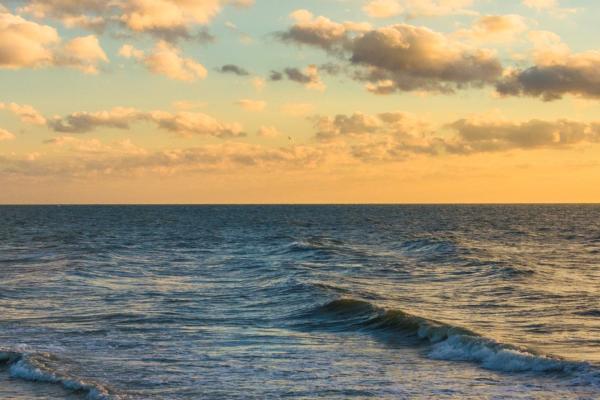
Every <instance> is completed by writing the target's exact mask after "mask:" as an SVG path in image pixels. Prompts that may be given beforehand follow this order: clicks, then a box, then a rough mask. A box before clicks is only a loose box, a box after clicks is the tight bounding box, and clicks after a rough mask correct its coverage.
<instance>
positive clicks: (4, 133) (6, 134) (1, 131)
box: [0, 128, 16, 142]
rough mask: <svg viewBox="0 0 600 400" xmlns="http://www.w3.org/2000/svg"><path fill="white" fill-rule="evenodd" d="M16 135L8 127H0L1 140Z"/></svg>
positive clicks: (9, 138) (11, 138) (12, 137)
mask: <svg viewBox="0 0 600 400" xmlns="http://www.w3.org/2000/svg"><path fill="white" fill-rule="evenodd" d="M15 137H16V136H15V135H14V133H11V132H9V131H7V130H6V129H2V128H0V142H2V141H4V140H13V139H14V138H15Z"/></svg>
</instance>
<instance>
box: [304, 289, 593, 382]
mask: <svg viewBox="0 0 600 400" xmlns="http://www.w3.org/2000/svg"><path fill="white" fill-rule="evenodd" d="M309 314H310V315H309V317H311V321H312V322H310V323H309V325H310V326H311V327H313V328H316V329H328V330H340V331H348V330H355V331H362V332H370V333H376V334H377V333H386V334H391V335H393V336H403V337H407V338H413V339H416V340H418V341H419V342H421V343H423V342H424V343H425V344H427V345H428V349H427V356H428V357H429V358H431V359H435V360H446V361H465V362H472V363H476V364H478V365H479V366H481V367H482V368H485V369H489V370H494V371H501V372H513V373H518V372H540V373H545V372H554V373H564V374H569V375H574V378H576V381H577V382H578V383H582V382H585V383H587V384H594V385H598V384H600V371H597V370H596V369H595V368H594V367H593V366H592V365H590V364H589V363H585V362H574V361H568V360H564V359H562V358H559V357H555V356H550V355H544V354H537V353H536V352H535V351H533V350H530V349H527V348H524V347H519V346H514V345H511V344H505V343H499V342H497V341H495V340H493V339H490V338H487V337H485V336H482V335H480V334H478V333H476V332H473V331H471V330H468V329H465V328H462V327H458V326H453V325H450V324H446V323H443V322H438V321H434V320H431V319H427V318H423V317H419V316H416V315H412V314H409V313H406V312H404V311H402V310H386V309H384V308H380V307H377V306H375V305H372V304H370V303H368V302H365V301H361V300H354V299H338V300H334V301H332V302H330V303H328V304H325V305H323V306H320V307H318V308H316V309H314V310H312V311H311V312H310V313H309Z"/></svg>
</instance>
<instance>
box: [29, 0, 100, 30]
mask: <svg viewBox="0 0 600 400" xmlns="http://www.w3.org/2000/svg"><path fill="white" fill-rule="evenodd" d="M25 3H26V4H25V5H24V6H23V7H20V8H19V9H18V12H19V13H23V14H31V15H32V16H33V17H35V18H38V19H43V18H54V19H58V20H60V21H61V22H62V23H63V24H64V25H65V26H66V27H68V28H72V27H80V28H85V29H91V30H96V31H100V30H102V29H104V27H105V25H106V23H107V21H106V19H105V18H104V17H103V14H104V13H106V11H107V8H108V7H107V3H106V1H102V0H77V1H75V0H29V1H26V2H25Z"/></svg>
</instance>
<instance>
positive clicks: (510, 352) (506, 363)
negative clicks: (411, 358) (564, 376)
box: [429, 335, 578, 372]
mask: <svg viewBox="0 0 600 400" xmlns="http://www.w3.org/2000/svg"><path fill="white" fill-rule="evenodd" d="M429 356H430V357H431V358H433V359H437V360H449V361H471V362H476V363H478V364H480V365H481V366H482V367H483V368H486V369H490V370H494V371H503V372H552V371H556V372H573V371H574V370H575V369H577V367H578V365H576V364H575V363H569V362H568V361H564V360H560V359H556V358H551V357H547V356H539V355H535V354H531V353H529V352H527V351H526V350H520V349H516V348H511V347H508V346H504V345H501V344H499V343H496V342H494V341H492V340H489V339H485V338H481V337H475V336H469V335H451V336H449V337H448V338H447V339H446V340H443V341H441V342H438V343H434V344H433V346H432V349H431V351H430V352H429Z"/></svg>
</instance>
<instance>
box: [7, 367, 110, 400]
mask: <svg viewBox="0 0 600 400" xmlns="http://www.w3.org/2000/svg"><path fill="white" fill-rule="evenodd" d="M9 371H10V376H12V377H13V378H19V379H23V380H27V381H33V382H46V383H54V384H60V385H62V386H63V387H64V388H65V389H68V390H72V391H83V392H86V393H87V398H88V399H90V400H112V399H114V400H118V399H121V397H120V396H118V395H111V394H110V393H109V392H108V390H106V389H105V388H103V387H101V386H99V385H95V384H92V383H87V382H84V381H81V380H77V379H74V378H70V377H65V376H60V375H57V374H56V373H53V372H50V371H45V370H43V369H41V368H39V367H37V366H35V365H33V364H32V363H31V362H28V360H27V358H26V356H23V357H21V358H20V359H18V360H17V361H16V362H14V363H12V364H11V366H10V369H9Z"/></svg>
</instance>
